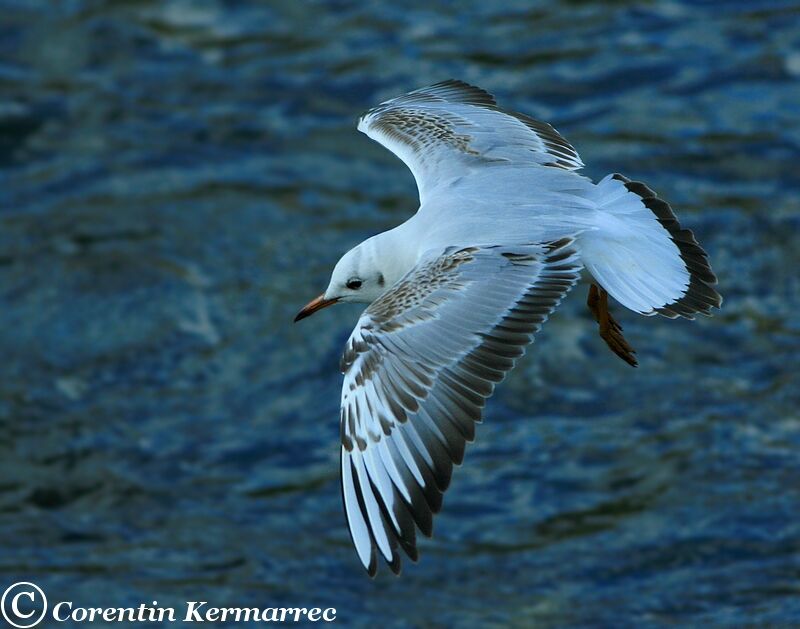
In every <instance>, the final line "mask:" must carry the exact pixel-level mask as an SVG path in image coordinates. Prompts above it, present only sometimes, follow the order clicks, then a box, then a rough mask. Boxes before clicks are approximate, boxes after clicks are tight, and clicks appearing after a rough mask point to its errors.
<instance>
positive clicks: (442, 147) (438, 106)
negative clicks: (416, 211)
mask: <svg viewBox="0 0 800 629" xmlns="http://www.w3.org/2000/svg"><path fill="white" fill-rule="evenodd" d="M358 129H359V131H362V132H364V133H366V134H367V135H368V136H369V137H370V138H372V139H373V140H375V141H377V142H379V143H380V144H382V145H383V146H385V147H386V148H387V149H389V150H390V151H391V152H392V153H394V154H395V155H397V156H398V157H399V158H400V159H401V160H403V161H404V162H405V164H406V165H407V166H408V167H409V169H410V170H411V172H412V173H413V175H414V178H415V179H416V181H417V187H418V189H419V195H420V200H421V201H423V202H424V200H425V197H426V196H428V195H429V193H430V191H431V190H432V189H433V188H434V187H436V186H437V185H439V184H443V183H446V182H448V181H452V180H453V179H456V178H458V177H463V176H465V175H468V174H469V173H470V172H471V171H474V170H475V169H477V168H481V167H484V166H497V165H501V166H502V165H508V164H514V165H516V166H519V165H523V164H527V165H531V166H555V167H558V168H563V169H566V170H576V169H579V168H582V167H583V162H581V159H580V157H579V156H578V153H577V151H576V150H575V149H574V148H573V147H572V145H570V144H569V142H567V141H566V140H565V139H564V138H563V137H562V136H561V135H560V134H559V133H558V132H557V131H556V130H555V129H554V128H553V127H551V126H550V125H549V124H547V123H545V122H541V121H539V120H535V119H534V118H530V117H529V116H526V115H524V114H519V113H515V112H511V111H506V110H503V109H501V108H500V107H499V106H498V105H497V103H496V102H495V99H494V97H493V96H492V95H491V94H489V93H488V92H485V91H484V90H482V89H480V88H478V87H475V86H473V85H469V84H467V83H464V82H462V81H455V80H450V81H444V82H442V83H437V84H435V85H431V86H429V87H424V88H422V89H418V90H415V91H413V92H409V93H408V94H403V95H402V96H398V97H397V98H393V99H391V100H388V101H386V102H384V103H381V104H380V105H378V106H377V107H375V108H373V109H370V110H369V111H368V112H367V113H365V114H364V115H363V116H362V117H361V118H360V119H359V121H358Z"/></svg>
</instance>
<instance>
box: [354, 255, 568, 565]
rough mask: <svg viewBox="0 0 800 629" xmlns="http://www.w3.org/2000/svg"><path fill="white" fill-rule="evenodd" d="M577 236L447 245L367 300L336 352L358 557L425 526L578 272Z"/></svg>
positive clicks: (427, 529)
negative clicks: (488, 407) (485, 415)
mask: <svg viewBox="0 0 800 629" xmlns="http://www.w3.org/2000/svg"><path fill="white" fill-rule="evenodd" d="M580 269H581V263H580V261H579V259H578V257H577V254H576V253H575V251H574V249H573V248H572V241H571V240H569V239H565V240H561V241H558V242H556V243H550V244H545V245H532V246H523V247H513V248H512V247H480V248H479V247H470V248H466V249H460V250H456V249H455V248H451V249H450V250H448V251H446V252H445V253H444V254H443V255H442V256H440V257H437V258H434V259H428V260H427V261H425V262H422V263H420V264H419V265H418V266H417V267H416V268H415V269H414V270H413V271H411V272H410V273H409V274H408V275H406V276H405V277H404V278H403V279H402V280H400V281H399V282H398V283H397V284H395V285H394V286H393V287H392V288H391V289H390V290H389V291H387V292H386V293H385V294H384V295H383V296H382V297H380V298H379V299H377V300H376V301H375V302H374V303H372V304H371V305H370V306H369V307H368V308H367V309H366V310H365V311H364V314H363V315H362V316H361V318H360V319H359V321H358V325H357V326H356V328H355V330H354V331H353V334H352V335H351V336H350V340H349V341H348V342H347V345H346V347H345V351H344V355H343V357H342V371H343V373H344V374H345V376H344V384H343V386H342V406H341V437H342V451H341V468H342V495H343V498H344V507H345V513H346V515H347V523H348V526H349V527H350V533H351V535H352V538H353V543H354V544H355V547H356V550H357V551H358V556H359V558H360V559H361V562H362V563H363V564H364V567H365V568H367V570H368V572H369V573H370V574H371V575H372V574H375V572H376V570H377V554H376V548H377V550H379V551H380V554H381V555H383V557H384V559H385V560H386V561H387V562H388V563H389V565H390V567H391V568H392V570H393V571H395V572H399V570H400V555H399V553H398V551H397V546H398V544H399V545H400V546H401V547H402V548H403V550H405V552H406V553H407V554H408V555H409V556H410V557H411V558H412V559H414V560H416V557H417V550H416V536H415V524H416V526H417V527H419V529H420V530H421V531H422V532H423V533H424V534H425V535H430V534H431V532H432V514H433V513H436V512H437V511H438V510H439V508H440V507H441V504H442V493H443V492H444V490H445V489H446V488H447V485H448V483H449V481H450V474H451V471H452V467H453V463H456V464H459V463H461V461H462V458H463V455H464V446H465V442H467V441H472V439H473V438H474V433H475V426H474V425H475V422H478V421H480V419H481V412H482V408H483V405H484V402H485V401H486V399H487V398H488V397H489V396H490V395H491V394H492V392H493V390H494V385H495V384H496V383H497V382H499V381H500V380H502V379H503V377H504V376H505V374H506V372H508V370H509V369H511V368H512V367H513V366H514V363H515V361H516V359H517V358H518V357H519V356H521V355H522V354H523V352H524V351H525V346H526V345H527V344H528V343H529V342H530V341H531V339H532V337H533V334H534V333H535V332H536V331H537V330H538V329H539V327H540V326H541V324H542V323H543V322H544V321H545V319H546V318H547V316H548V314H549V313H550V312H551V311H552V310H553V309H554V308H555V307H556V306H557V305H558V303H559V302H560V301H561V298H562V297H563V296H564V295H565V294H566V293H567V291H568V290H569V289H570V288H571V287H572V286H573V285H574V284H575V282H576V281H577V279H578V277H579V273H580Z"/></svg>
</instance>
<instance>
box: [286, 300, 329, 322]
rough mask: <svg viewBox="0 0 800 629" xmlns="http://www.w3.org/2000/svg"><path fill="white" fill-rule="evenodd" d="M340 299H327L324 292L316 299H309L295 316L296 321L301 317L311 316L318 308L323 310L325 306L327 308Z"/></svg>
mask: <svg viewBox="0 0 800 629" xmlns="http://www.w3.org/2000/svg"><path fill="white" fill-rule="evenodd" d="M337 301H339V300H338V299H325V295H324V294H322V295H320V296H319V297H317V298H316V299H312V300H311V301H309V302H308V303H307V304H306V305H305V306H303V308H302V309H301V310H300V312H298V313H297V316H296V317H295V318H294V322H295V323H297V322H298V321H300V319H305V318H306V317H310V316H311V315H312V314H314V313H315V312H316V311H317V310H322V309H323V308H327V307H328V306H332V305H333V304H335V303H336V302H337Z"/></svg>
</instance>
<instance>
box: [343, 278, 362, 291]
mask: <svg viewBox="0 0 800 629" xmlns="http://www.w3.org/2000/svg"><path fill="white" fill-rule="evenodd" d="M346 286H347V288H349V289H350V290H358V289H359V288H361V280H359V279H357V278H355V277H354V278H352V279H349V280H347V284H346Z"/></svg>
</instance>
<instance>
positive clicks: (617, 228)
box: [579, 175, 722, 319]
mask: <svg viewBox="0 0 800 629" xmlns="http://www.w3.org/2000/svg"><path fill="white" fill-rule="evenodd" d="M595 201H596V203H597V208H598V211H597V227H596V229H594V230H590V231H587V232H584V233H583V234H582V235H581V236H580V238H579V242H580V247H581V254H582V258H583V262H584V264H585V265H586V268H587V269H588V270H589V272H590V273H591V274H592V275H593V276H594V278H595V280H596V281H597V282H598V283H599V284H600V285H601V286H602V287H603V288H604V289H605V290H607V291H608V293H609V294H610V295H611V296H612V297H613V298H614V299H616V300H617V301H618V302H620V303H621V304H622V305H623V306H625V307H627V308H630V309H631V310H633V311H635V312H639V313H641V314H645V315H653V314H656V313H658V314H662V315H665V316H667V317H671V318H675V317H678V316H682V317H687V318H689V319H692V318H694V315H695V314H696V313H701V314H709V313H710V309H711V308H712V307H717V308H719V306H720V304H721V303H722V297H721V296H720V295H719V293H718V292H717V291H716V289H715V288H714V286H715V285H716V283H717V278H716V276H715V275H714V273H713V271H712V270H711V266H710V265H709V262H708V256H707V255H706V252H705V251H703V249H702V248H701V247H700V245H698V244H697V241H696V240H695V238H694V235H693V234H692V232H691V231H689V230H688V229H682V228H681V226H680V224H679V223H678V220H677V219H676V218H675V214H673V212H672V209H671V208H670V207H669V205H668V204H667V203H666V202H665V201H663V200H661V199H659V198H658V197H657V196H656V193H655V192H653V191H652V190H651V189H650V188H648V187H647V186H646V185H644V184H643V183H639V182H636V181H630V180H629V179H627V178H625V177H623V176H622V175H609V176H607V177H606V178H605V179H603V180H602V181H601V182H600V183H598V184H597V186H596V188H595Z"/></svg>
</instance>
